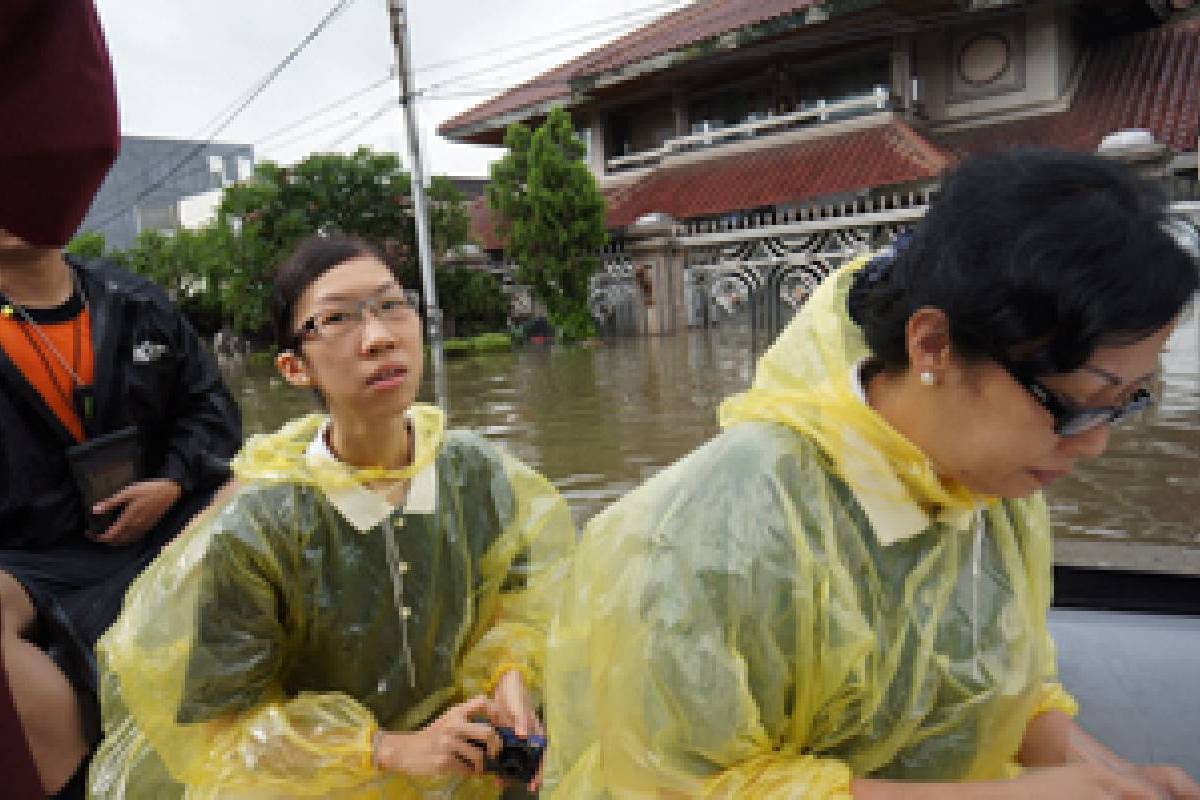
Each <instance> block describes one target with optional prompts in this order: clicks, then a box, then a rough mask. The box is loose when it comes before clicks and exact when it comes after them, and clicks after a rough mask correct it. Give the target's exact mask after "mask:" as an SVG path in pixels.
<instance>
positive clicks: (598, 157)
mask: <svg viewBox="0 0 1200 800" xmlns="http://www.w3.org/2000/svg"><path fill="white" fill-rule="evenodd" d="M589 124H590V126H591V138H592V152H591V154H590V155H591V158H590V159H589V161H588V168H589V169H591V171H592V174H593V175H595V176H596V178H597V179H600V178H601V177H603V176H604V160H605V158H606V155H605V153H604V148H605V145H606V144H607V142H606V141H605V138H604V114H603V113H599V112H598V113H594V114H592V118H591V120H590V121H589Z"/></svg>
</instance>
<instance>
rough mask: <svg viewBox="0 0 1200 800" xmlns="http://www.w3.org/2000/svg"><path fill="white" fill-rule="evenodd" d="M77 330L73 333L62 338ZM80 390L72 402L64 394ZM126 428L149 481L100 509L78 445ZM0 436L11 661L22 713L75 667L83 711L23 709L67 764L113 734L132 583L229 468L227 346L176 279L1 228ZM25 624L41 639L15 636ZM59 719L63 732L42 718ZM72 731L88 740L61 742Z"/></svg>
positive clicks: (139, 477) (34, 736)
mask: <svg viewBox="0 0 1200 800" xmlns="http://www.w3.org/2000/svg"><path fill="white" fill-rule="evenodd" d="M83 331H86V333H87V334H88V335H86V336H85V335H81V333H82V332H83ZM56 332H57V333H58V334H59V335H58V336H57V337H56V336H55V333H56ZM63 334H66V337H67V339H68V341H69V342H70V344H69V345H68V346H59V345H61V344H63V343H62V339H63ZM76 343H78V347H77V346H76ZM87 350H90V351H91V352H90V358H88V354H87V353H86V352H84V351H87ZM31 356H32V357H31ZM88 362H90V365H91V369H90V370H88V369H87V366H88ZM88 372H90V373H91V374H87V373H88ZM67 387H70V388H69V393H67V392H63V393H61V394H62V395H65V396H66V397H70V399H71V401H72V402H71V403H70V404H69V405H68V404H66V403H64V402H62V399H63V398H60V397H57V396H56V395H59V394H60V393H59V392H58V390H59V389H63V388H67ZM122 431H124V432H127V435H128V436H129V438H130V439H131V440H132V441H133V442H134V443H135V444H136V449H135V452H136V451H138V450H140V458H138V459H136V461H137V463H136V464H135V465H134V468H135V469H136V470H137V472H136V474H135V475H134V477H135V478H136V480H134V481H133V482H132V483H130V484H128V485H127V486H125V487H124V488H121V489H120V490H119V491H116V492H115V493H114V494H112V495H111V496H108V497H106V498H105V499H103V500H102V501H100V502H99V503H96V504H94V505H93V506H92V507H85V505H84V499H83V494H82V493H81V489H80V486H79V485H78V480H77V478H76V477H75V475H74V474H73V473H72V470H71V466H70V461H71V459H70V457H69V453H71V452H72V450H73V448H76V447H77V446H78V445H79V444H80V443H83V444H87V443H89V442H95V441H97V440H99V439H100V438H101V437H103V436H105V435H108V434H112V433H114V432H122ZM0 441H2V442H3V449H2V452H0V603H2V608H3V621H4V636H5V637H6V647H5V654H6V655H5V661H6V664H5V666H6V667H7V668H8V670H9V673H10V676H11V678H12V684H13V686H14V691H15V692H16V698H15V699H16V701H17V708H18V710H19V711H22V710H23V705H22V697H21V693H22V690H23V689H29V690H30V693H35V694H39V695H41V694H45V693H46V692H49V695H50V696H54V695H55V692H54V687H53V684H55V683H56V682H57V683H58V684H59V688H61V675H65V676H66V678H67V679H68V680H69V682H70V685H71V687H72V688H73V690H74V691H73V692H72V696H73V697H72V699H74V700H76V701H77V702H78V703H79V704H80V707H79V708H78V709H77V710H76V709H73V708H70V706H69V704H68V711H70V712H71V713H67V714H49V715H47V714H42V713H37V712H36V711H33V708H32V707H28V706H27V707H26V708H29V709H30V711H33V713H28V712H25V713H22V720H23V722H24V723H25V727H26V732H27V735H28V736H29V738H30V745H31V749H32V750H33V752H34V756H35V759H37V760H38V761H39V765H41V764H42V763H44V761H45V759H43V758H39V751H43V752H46V751H48V752H50V753H52V754H53V755H52V756H51V760H52V761H53V760H59V761H65V762H67V763H66V764H64V765H61V766H60V767H59V768H58V769H57V770H55V769H53V768H51V769H50V772H52V773H57V774H59V775H61V773H62V772H63V771H64V770H66V769H67V768H68V767H70V766H71V764H70V761H71V755H70V754H71V753H72V752H77V753H79V754H80V755H81V754H82V753H83V752H86V750H87V748H88V746H90V745H91V744H94V742H95V741H96V739H97V736H98V728H97V724H96V721H95V716H94V710H95V678H94V674H95V673H94V663H93V661H92V656H91V647H92V645H93V644H94V643H95V641H96V639H97V638H99V636H100V634H101V633H103V632H104V630H105V629H106V628H107V627H108V625H109V624H111V622H112V620H113V619H114V618H115V616H116V613H117V611H118V610H119V609H120V604H121V600H122V598H123V596H124V593H125V589H126V587H127V586H128V585H129V583H130V581H132V580H133V578H134V577H135V576H136V575H137V574H138V572H140V571H141V569H142V568H144V567H145V566H146V565H147V564H148V563H149V562H150V561H151V560H153V558H154V557H155V555H157V553H158V551H159V549H160V548H161V547H162V546H163V545H164V544H165V543H166V542H168V541H169V540H170V539H171V538H172V537H173V536H174V535H175V534H176V533H177V532H178V531H179V530H180V529H181V528H182V527H183V526H184V524H185V523H186V522H187V521H188V519H190V517H191V516H193V515H194V514H195V513H196V512H197V511H199V510H200V509H201V508H203V506H204V505H206V504H207V502H208V501H209V499H210V498H211V497H212V494H213V493H214V491H215V490H216V489H217V488H218V487H219V486H220V485H221V484H222V483H224V482H225V480H226V479H227V477H228V471H227V464H228V459H229V458H230V457H232V456H233V454H234V453H235V452H236V451H237V449H238V447H239V445H240V441H241V424H240V417H239V413H238V409H237V406H236V405H235V403H234V401H233V398H232V397H231V396H230V394H229V392H228V390H227V389H226V388H225V386H224V384H223V382H222V380H221V377H220V374H219V372H218V370H217V366H216V363H215V362H214V360H213V358H212V357H211V356H210V355H209V354H208V353H207V352H206V351H205V350H204V348H203V346H202V344H201V343H200V340H199V338H198V337H197V335H196V333H195V332H194V331H193V330H192V328H191V326H190V325H189V324H188V322H187V321H186V320H185V319H184V318H183V316H182V315H181V314H180V313H179V312H178V311H177V310H176V309H175V308H174V307H173V306H172V305H171V303H170V301H169V300H168V299H167V297H166V295H165V294H164V293H163V291H162V290H161V289H159V288H158V287H157V286H155V285H154V284H152V283H150V282H149V281H147V280H145V279H143V278H140V277H137V276H135V275H132V274H130V273H127V272H125V271H123V270H121V269H118V268H117V267H115V266H113V265H111V264H108V263H104V262H94V263H90V264H85V263H81V262H78V261H74V260H68V259H67V258H64V257H63V256H62V255H61V254H60V253H59V252H58V251H57V250H54V249H44V248H36V247H23V246H21V245H20V244H19V240H16V239H15V238H14V237H12V236H11V235H6V234H5V233H3V232H0ZM96 469H103V466H101V467H96ZM93 519H95V520H99V521H100V522H99V524H96V523H95V522H92V520H93ZM89 523H90V524H91V527H90V528H89ZM21 595H24V597H22V596H21ZM16 636H20V637H21V638H23V639H25V640H26V642H28V643H29V646H28V647H27V648H21V647H20V645H17V646H16V647H15V648H14V647H13V646H10V645H11V639H12V638H13V637H16ZM35 648H36V649H35ZM14 650H15V652H14ZM22 658H24V662H22ZM50 661H53V662H54V665H56V666H57V667H58V670H60V671H61V675H60V676H55V675H53V674H52V665H51V664H50V663H49V662H50ZM26 669H27V670H28V672H27V673H26V671H25V670H26ZM38 686H40V689H36V690H35V687H38ZM60 698H61V695H60ZM76 711H77V713H75V712H76ZM31 720H32V721H33V724H32V728H33V729H32V730H31ZM47 726H49V727H51V728H53V729H54V730H53V731H51V732H50V735H49V736H48V737H47V736H44V735H43V734H44V733H46V731H41V730H39V728H44V727H47ZM72 729H74V730H73V731H72ZM66 733H74V734H75V736H74V737H68V739H71V738H74V740H75V744H76V746H75V747H74V748H72V747H63V746H62V740H61V738H60V736H62V735H65V734H66ZM41 741H46V742H48V743H49V742H53V744H52V745H49V746H48V747H45V748H43V747H40V746H39V742H41ZM78 758H79V756H76V763H75V764H74V766H75V767H78ZM74 771H75V770H74V769H71V770H70V771H68V772H67V773H66V776H65V777H70V775H71V774H72V773H73V772H74ZM47 777H48V776H47V775H46V771H45V770H43V779H44V780H46V778H47ZM55 783H56V781H54V780H47V781H46V784H47V787H48V788H53V787H54V785H55Z"/></svg>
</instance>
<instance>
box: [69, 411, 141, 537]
mask: <svg viewBox="0 0 1200 800" xmlns="http://www.w3.org/2000/svg"><path fill="white" fill-rule="evenodd" d="M67 463H69V464H70V465H71V474H72V475H73V476H74V478H75V486H76V487H77V488H78V489H79V498H80V500H81V501H82V502H83V508H84V513H85V514H86V515H87V531H88V533H89V534H92V535H96V534H100V533H104V531H106V530H108V528H109V526H110V525H112V524H113V523H114V522H115V521H116V519H117V516H118V514H119V513H120V511H119V510H117V511H110V512H108V513H107V514H93V513H92V506H94V505H95V504H96V503H98V502H100V501H101V500H107V499H108V498H109V497H112V496H113V495H114V494H116V493H117V492H119V491H120V490H122V489H124V488H125V487H126V486H128V485H129V484H131V483H134V482H135V481H138V480H140V479H141V477H142V446H141V444H140V443H139V442H138V435H137V427H135V426H133V425H130V426H129V427H128V428H122V429H121V430H119V431H113V432H112V433H107V434H105V435H103V436H97V437H96V438H94V439H89V440H88V441H86V442H84V443H83V444H77V445H74V446H73V447H68V448H67Z"/></svg>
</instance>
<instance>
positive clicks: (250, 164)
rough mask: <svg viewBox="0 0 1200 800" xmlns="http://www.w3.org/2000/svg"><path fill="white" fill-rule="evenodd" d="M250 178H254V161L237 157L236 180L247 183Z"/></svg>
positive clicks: (244, 157)
mask: <svg viewBox="0 0 1200 800" xmlns="http://www.w3.org/2000/svg"><path fill="white" fill-rule="evenodd" d="M252 177H254V161H253V160H252V159H250V158H247V157H246V156H238V160H237V179H238V180H239V181H248V180H250V178H252Z"/></svg>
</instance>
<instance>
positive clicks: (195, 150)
mask: <svg viewBox="0 0 1200 800" xmlns="http://www.w3.org/2000/svg"><path fill="white" fill-rule="evenodd" d="M354 2H355V0H339V2H338V3H336V4H335V5H334V6H333V7H332V8H331V9H330V10H329V11H328V12H326V14H325V16H324V17H322V18H321V21H320V22H318V23H317V24H316V26H315V27H314V28H313V29H312V30H310V31H309V32H308V33H307V34H306V35H305V36H304V38H303V39H301V40H300V42H299V44H297V45H296V46H295V47H293V48H292V49H291V51H290V52H289V53H288V54H287V55H286V56H284V58H283V60H282V61H280V62H279V63H278V64H276V65H275V67H274V68H272V69H271V71H270V72H268V73H267V74H266V75H265V76H264V77H263V78H262V79H260V80H259V81H258V83H257V84H255V85H254V86H253V87H252V88H251V89H250V90H249V92H248V94H247V95H246V96H245V97H244V99H243V100H242V101H241V102H240V103H238V104H237V105H236V106H235V107H234V109H233V110H232V111H231V112H229V113H228V114H227V115H225V117H224V119H223V120H221V121H220V122H219V123H218V124H217V127H216V128H215V129H214V130H213V131H212V132H210V133H209V134H208V136H207V137H206V138H205V139H204V141H201V142H198V143H197V144H196V145H194V146H193V147H192V148H191V150H190V151H189V152H188V154H187V155H186V156H184V157H183V158H182V159H180V160H179V161H178V162H177V163H176V164H175V166H173V167H171V168H170V169H169V170H167V172H166V173H164V174H163V175H162V177H160V178H158V179H157V180H155V181H153V182H151V183H150V185H149V186H147V187H145V188H144V189H142V190H141V191H140V192H138V193H137V195H136V196H134V198H133V200H132V201H130V202H129V203H127V204H124V205H123V206H122V208H121V209H120V210H119V211H116V212H115V213H113V214H110V215H109V216H107V217H105V218H104V219H103V220H102V221H101V222H100V223H98V225H97V227H104V226H105V225H107V224H108V223H109V222H112V221H113V220H115V219H117V218H119V217H121V216H124V215H125V214H127V213H129V212H130V211H132V210H133V209H134V208H135V207H136V206H137V204H138V203H139V202H141V201H142V200H144V199H145V198H146V197H148V196H149V195H150V194H151V193H153V192H154V191H155V190H156V189H158V188H160V187H161V186H162V185H163V184H164V183H166V182H167V181H168V180H169V179H170V178H171V177H172V176H174V175H175V174H176V173H177V172H179V170H180V169H182V168H183V166H184V165H185V164H187V162H189V161H191V160H192V159H193V158H195V157H196V156H197V155H199V154H200V153H201V152H202V151H203V150H204V149H205V148H206V147H208V146H209V145H210V144H212V142H213V140H214V139H215V138H216V137H217V136H219V135H220V134H221V132H222V131H224V130H225V129H226V128H228V127H229V125H230V124H231V123H232V122H233V121H234V120H235V119H237V118H238V116H240V115H241V114H242V112H244V111H245V110H246V109H247V108H249V106H250V104H251V103H253V102H254V101H255V100H257V99H258V97H259V96H260V95H261V94H262V93H263V92H264V91H266V89H267V87H268V86H270V85H271V84H272V83H273V82H274V81H275V79H276V78H278V77H279V75H280V74H281V73H282V72H283V71H284V70H285V69H287V68H288V67H289V66H291V65H292V63H293V62H294V61H295V60H296V58H297V57H298V56H299V55H300V53H302V52H303V51H304V50H305V48H307V47H308V46H309V45H310V44H312V43H313V41H314V40H315V39H316V38H317V37H318V36H320V35H321V33H322V32H323V31H324V30H325V29H326V28H327V27H328V26H329V24H330V23H331V22H333V20H334V19H335V18H336V17H337V16H338V15H339V14H341V13H342V12H343V11H345V10H346V9H347V8H349V7H350V5H351V4H353V3H354Z"/></svg>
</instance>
